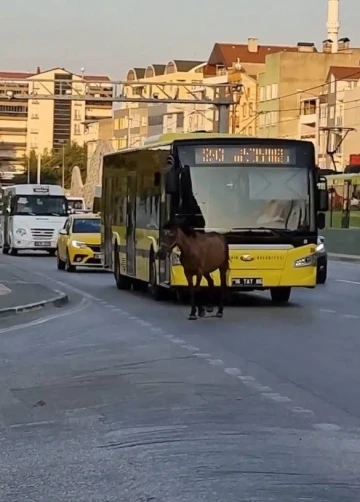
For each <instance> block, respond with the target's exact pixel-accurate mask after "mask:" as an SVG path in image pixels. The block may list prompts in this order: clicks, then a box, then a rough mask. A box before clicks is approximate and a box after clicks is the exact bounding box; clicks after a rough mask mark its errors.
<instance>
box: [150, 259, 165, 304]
mask: <svg viewBox="0 0 360 502" xmlns="http://www.w3.org/2000/svg"><path fill="white" fill-rule="evenodd" d="M149 275H150V277H149V283H150V293H151V296H152V297H153V298H154V300H155V301H157V302H160V301H161V300H163V299H164V291H163V288H162V287H161V286H159V285H158V283H157V280H156V261H155V256H154V253H153V252H152V253H151V255H150V264H149Z"/></svg>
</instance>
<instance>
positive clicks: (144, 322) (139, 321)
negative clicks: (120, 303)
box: [136, 319, 152, 328]
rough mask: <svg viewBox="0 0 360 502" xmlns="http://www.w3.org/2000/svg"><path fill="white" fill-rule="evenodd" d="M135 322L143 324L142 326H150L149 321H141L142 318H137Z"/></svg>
mask: <svg viewBox="0 0 360 502" xmlns="http://www.w3.org/2000/svg"><path fill="white" fill-rule="evenodd" d="M136 322H137V323H138V324H141V326H144V328H150V327H151V326H152V324H151V323H150V322H147V321H143V320H142V319H137V320H136Z"/></svg>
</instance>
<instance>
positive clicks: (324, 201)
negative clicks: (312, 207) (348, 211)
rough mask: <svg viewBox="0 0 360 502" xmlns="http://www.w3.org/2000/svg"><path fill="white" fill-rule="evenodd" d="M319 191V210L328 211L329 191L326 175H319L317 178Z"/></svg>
mask: <svg viewBox="0 0 360 502" xmlns="http://www.w3.org/2000/svg"><path fill="white" fill-rule="evenodd" d="M317 192H318V201H317V202H318V204H317V206H318V207H317V210H318V211H328V210H329V193H328V188H327V179H326V178H325V176H320V175H319V176H318V180H317Z"/></svg>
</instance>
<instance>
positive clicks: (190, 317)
mask: <svg viewBox="0 0 360 502" xmlns="http://www.w3.org/2000/svg"><path fill="white" fill-rule="evenodd" d="M188 319H189V321H196V319H197V317H196V315H192V314H190V315H189V317H188Z"/></svg>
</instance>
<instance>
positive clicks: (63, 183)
mask: <svg viewBox="0 0 360 502" xmlns="http://www.w3.org/2000/svg"><path fill="white" fill-rule="evenodd" d="M61 184H62V187H63V189H65V145H64V143H63V145H62V171H61Z"/></svg>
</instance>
